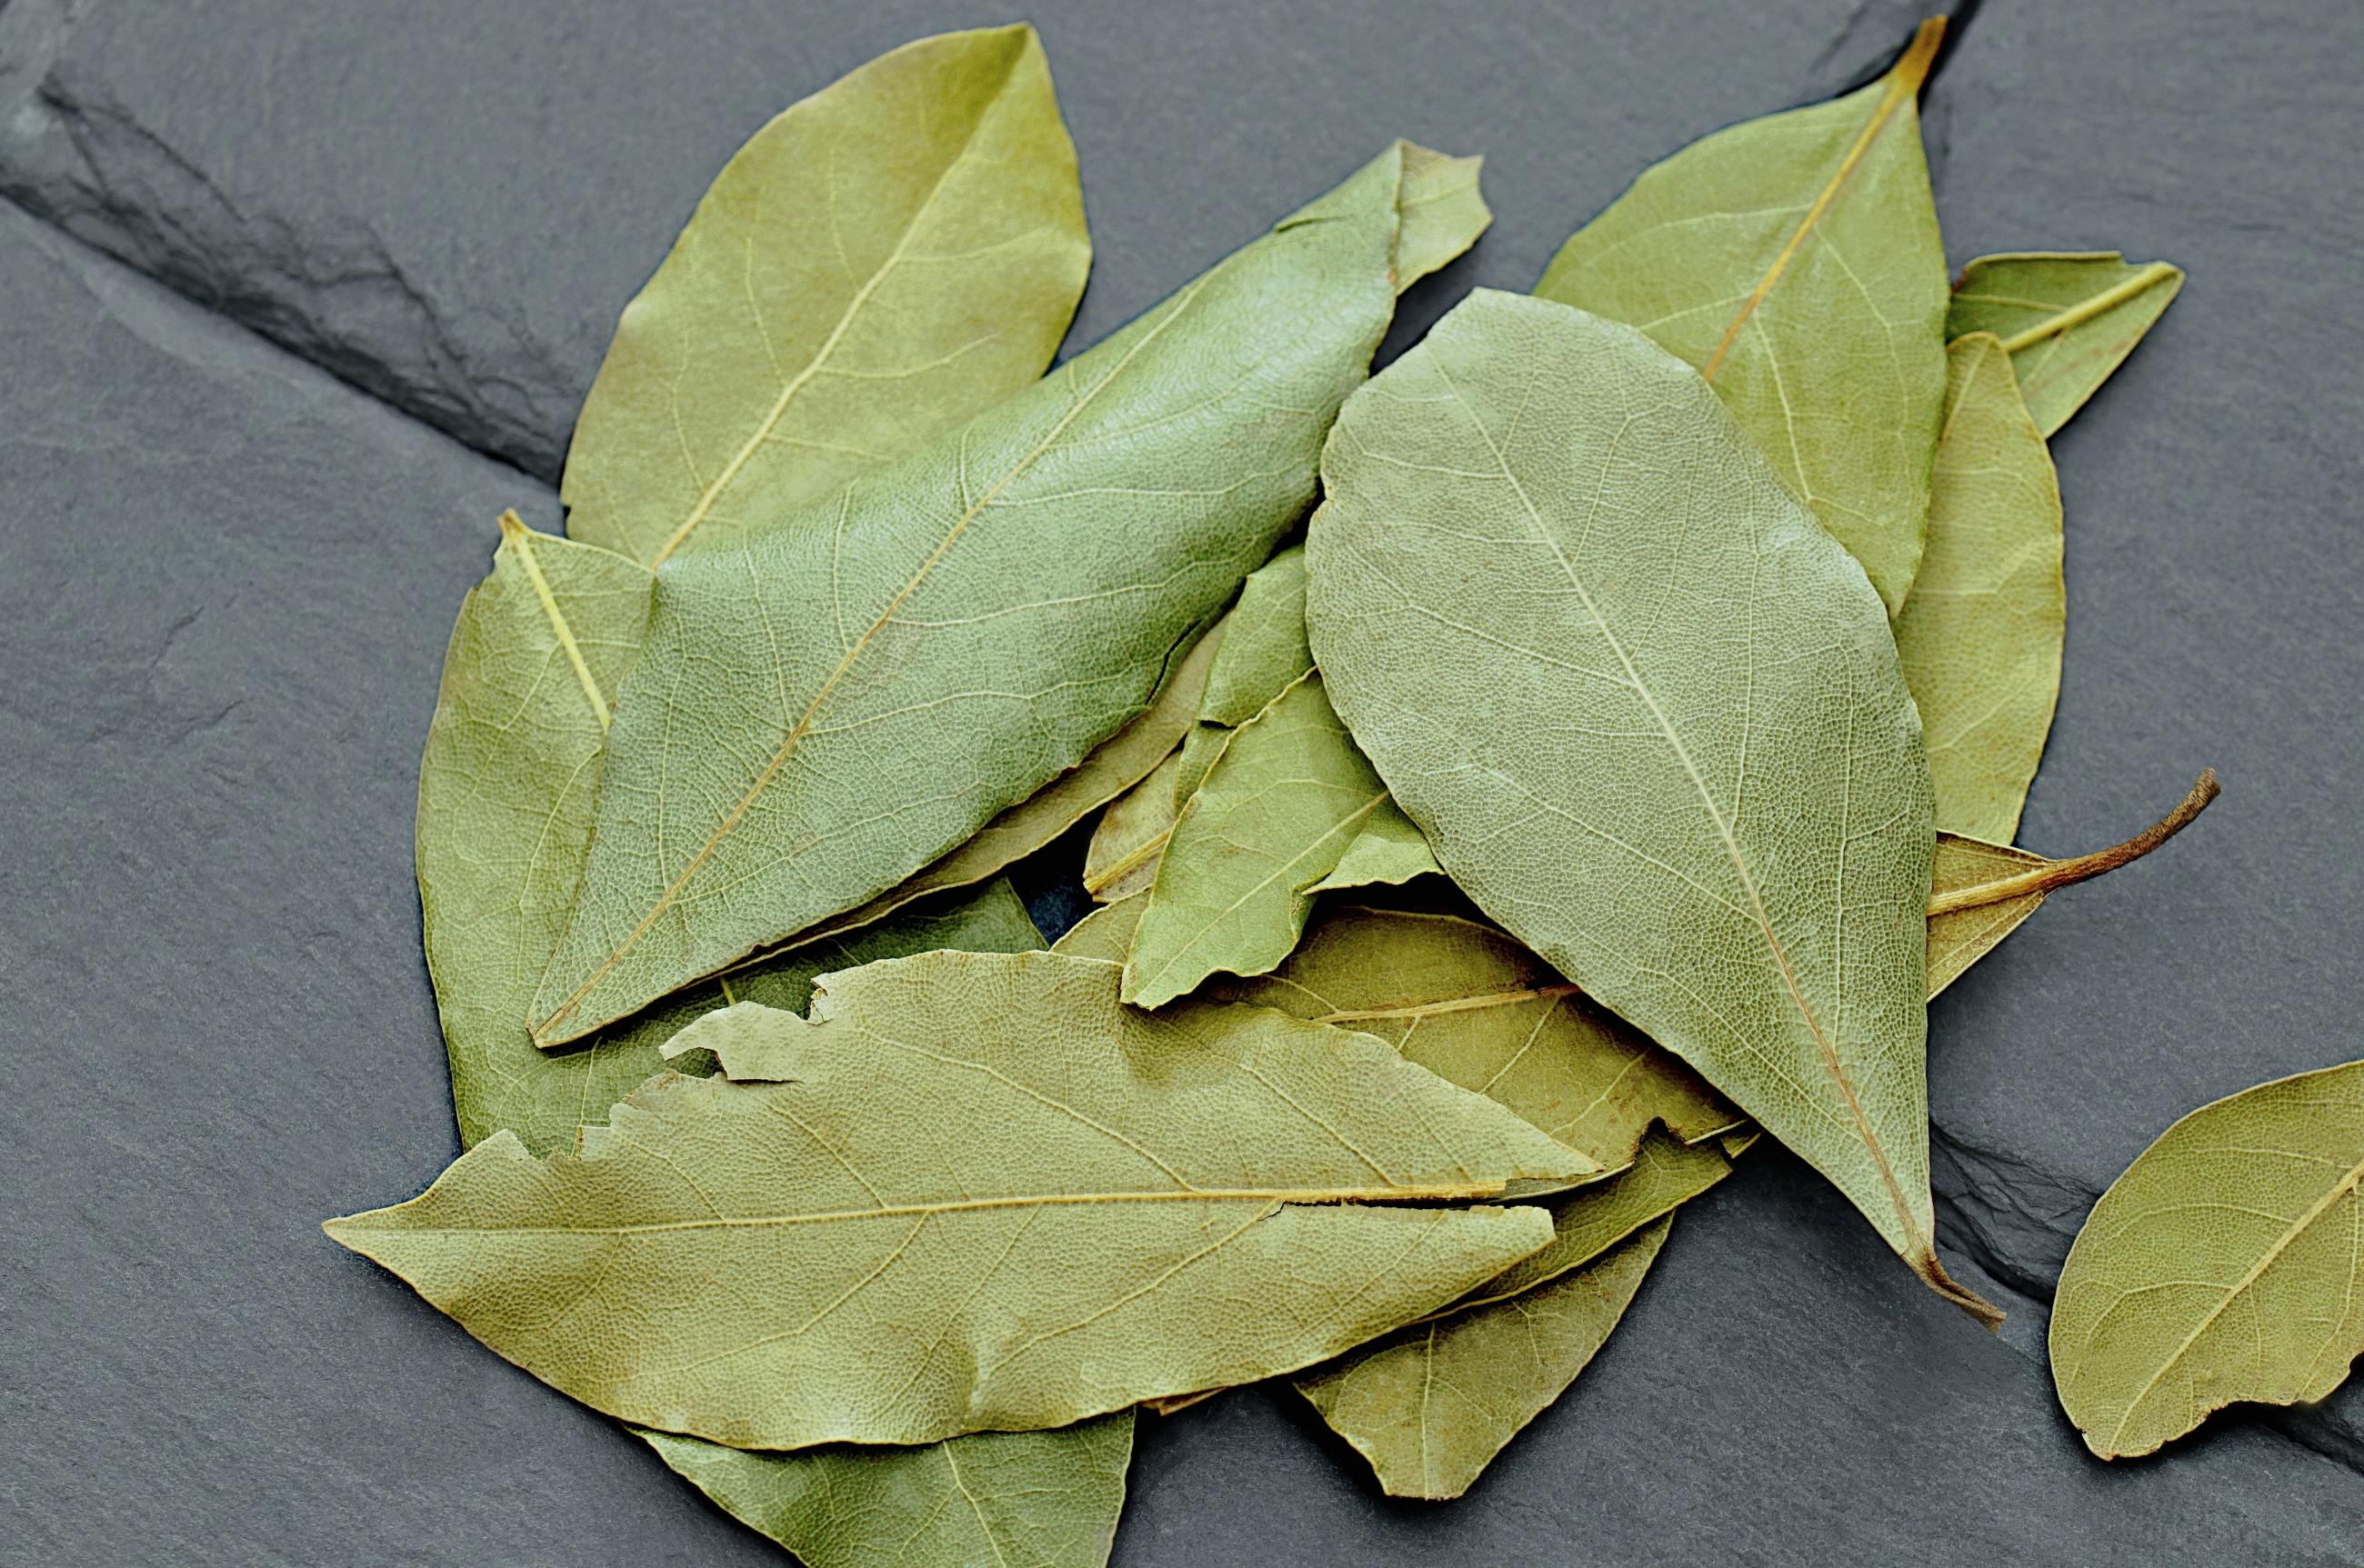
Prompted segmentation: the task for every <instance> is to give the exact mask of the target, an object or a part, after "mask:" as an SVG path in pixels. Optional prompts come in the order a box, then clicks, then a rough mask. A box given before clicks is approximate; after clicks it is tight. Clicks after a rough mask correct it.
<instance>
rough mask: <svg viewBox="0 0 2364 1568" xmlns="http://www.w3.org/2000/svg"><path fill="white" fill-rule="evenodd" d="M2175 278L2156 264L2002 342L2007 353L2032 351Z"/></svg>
mask: <svg viewBox="0 0 2364 1568" xmlns="http://www.w3.org/2000/svg"><path fill="white" fill-rule="evenodd" d="M2174 275H2175V268H2174V267H2172V266H2170V265H2169V264H2168V263H2167V262H2165V261H2153V262H2151V263H2150V264H2149V265H2148V266H2147V267H2145V268H2143V269H2142V270H2141V271H2140V272H2136V273H2135V275H2134V276H2132V277H2130V278H2127V279H2125V280H2124V281H2123V282H2121V283H2119V284H2115V285H2113V287H2110V288H2106V289H2103V290H2102V292H2101V293H2099V294H2097V295H2093V297H2092V298H2091V299H2086V300H2080V301H2079V302H2078V303H2077V304H2075V305H2073V306H2069V308H2068V309H2066V310H2064V311H2062V312H2060V313H2059V314H2058V315H2057V316H2051V317H2046V318H2045V319H2044V320H2042V321H2039V322H2037V323H2036V324H2035V326H2033V327H2030V328H2027V329H2026V330H2025V331H2024V332H2014V333H2013V334H2012V335H2011V336H2010V337H2008V338H2005V339H2003V340H2002V347H2003V351H2004V352H2005V353H2009V354H2015V353H2017V352H2019V351H2020V350H2022V349H2025V348H2031V347H2033V346H2034V345H2035V344H2037V343H2041V342H2042V341H2044V339H2046V338H2049V337H2052V336H2054V335H2055V334H2057V333H2061V332H2066V331H2068V330H2069V328H2071V327H2080V326H2082V325H2084V324H2085V323H2086V322H2088V321H2091V320H2092V319H2093V317H2096V316H2099V315H2101V314H2102V312H2103V311H2106V310H2113V309H2115V308H2116V307H2117V306H2121V305H2124V303H2125V302H2126V301H2128V300H2130V299H2132V298H2134V296H2135V295H2138V294H2140V293H2142V292H2143V291H2144V290H2145V289H2147V288H2149V287H2151V286H2152V285H2153V284H2162V283H2165V282H2166V281H2167V280H2168V279H2169V278H2171V277H2173V276H2174Z"/></svg>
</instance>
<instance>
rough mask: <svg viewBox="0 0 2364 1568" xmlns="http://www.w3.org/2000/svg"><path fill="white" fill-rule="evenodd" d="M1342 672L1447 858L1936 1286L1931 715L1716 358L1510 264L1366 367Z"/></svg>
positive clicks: (1356, 444)
mask: <svg viewBox="0 0 2364 1568" xmlns="http://www.w3.org/2000/svg"><path fill="white" fill-rule="evenodd" d="M1322 480H1323V490H1324V494H1325V496H1326V499H1325V500H1324V501H1323V503H1322V506H1321V509H1320V510H1319V511H1317V512H1316V514H1315V515H1314V517H1313V519H1312V523H1311V525H1310V530H1309V536H1308V545H1307V561H1308V566H1309V599H1308V611H1309V615H1308V619H1309V623H1310V628H1311V632H1312V642H1313V651H1314V656H1315V658H1316V660H1317V661H1318V662H1319V663H1320V664H1321V670H1322V672H1323V674H1324V676H1325V677H1326V679H1327V680H1328V682H1329V687H1330V695H1331V699H1332V701H1333V703H1334V704H1335V705H1336V706H1337V710H1338V712H1339V713H1340V714H1341V715H1343V716H1344V718H1345V719H1346V722H1347V724H1348V725H1349V727H1350V728H1352V730H1353V732H1354V735H1355V739H1356V740H1358V741H1359V742H1360V743H1361V745H1362V748H1363V750H1364V751H1365V752H1366V754H1367V755H1368V756H1369V757H1370V759H1371V761H1372V762H1373V763H1374V764H1375V765H1376V766H1377V769H1378V772H1379V773H1380V775H1381V776H1382V777H1383V778H1384V779H1385V780H1386V782H1387V783H1388V785H1389V786H1390V787H1391V789H1392V790H1393V792H1394V795H1395V798H1396V799H1397V801H1398V802H1399V804H1400V805H1401V806H1403V808H1404V810H1405V811H1406V813H1407V814H1409V815H1410V816H1411V818H1412V819H1413V820H1414V821H1415V822H1417V823H1419V824H1420V826H1421V828H1422V831H1423V832H1424V833H1425V834H1426V836H1427V838H1428V841H1429V843H1430V845H1431V847H1432V848H1433V850H1434V851H1435V852H1436V857H1437V859H1438V861H1439V862H1442V863H1443V864H1444V868H1445V869H1446V871H1447V872H1449V873H1451V874H1452V876H1453V878H1454V880H1455V882H1456V883H1458V884H1460V885H1461V887H1462V888H1463V889H1464V890H1465V891H1466V892H1467V893H1468V894H1469V895H1470V896H1471V897H1472V898H1474V899H1475V900H1476V901H1477V903H1478V905H1479V906H1480V907H1482V908H1483V909H1485V911H1486V913H1487V914H1488V915H1489V917H1492V918H1493V919H1495V920H1497V921H1498V922H1500V924H1501V925H1502V926H1503V927H1504V928H1505V929H1508V930H1510V931H1511V933H1512V934H1514V935H1516V936H1517V937H1519V938H1520V940H1522V941H1523V942H1525V943H1526V945H1527V946H1529V947H1530V948H1532V949H1533V950H1534V951H1536V952H1537V953H1539V954H1540V955H1541V956H1542V957H1543V958H1544V959H1545V960H1546V961H1547V962H1550V963H1551V964H1552V965H1553V966H1554V967H1555V968H1556V969H1557V970H1558V971H1560V972H1561V973H1565V974H1566V975H1567V976H1568V977H1569V979H1570V980H1572V981H1574V982H1575V983H1576V984H1579V985H1581V986H1582V987H1583V988H1584V990H1585V992H1586V994H1587V995H1590V996H1592V997H1594V998H1596V999H1597V1000H1599V1001H1600V1002H1601V1003H1602V1004H1604V1005H1605V1006H1608V1007H1610V1008H1611V1009H1612V1010H1614V1011H1615V1012H1616V1013H1618V1014H1619V1015H1620V1016H1621V1017H1622V1018H1626V1019H1628V1020H1629V1021H1631V1022H1633V1023H1634V1025H1636V1026H1637V1027H1638V1028H1640V1029H1642V1030H1643V1031H1644V1032H1645V1034H1647V1035H1648V1036H1649V1038H1650V1039H1652V1040H1656V1042H1657V1043H1658V1044H1660V1045H1661V1046H1664V1047H1666V1048H1667V1049H1669V1050H1671V1051H1674V1052H1675V1053H1676V1054H1678V1055H1679V1056H1681V1057H1683V1058H1684V1059H1685V1060H1686V1061H1688V1062H1690V1064H1691V1065H1692V1066H1693V1067H1694V1068H1696V1069H1697V1070H1698V1071H1699V1072H1700V1073H1701V1075H1702V1076H1704V1077H1705V1078H1706V1079H1707V1080H1708V1081H1709V1082H1710V1083H1712V1084H1714V1085H1715V1086H1716V1087H1717V1088H1718V1089H1719V1090H1721V1091H1722V1092H1723V1094H1725V1095H1729V1096H1730V1097H1731V1098H1732V1099H1733V1100H1734V1101H1735V1102H1737V1103H1738V1105H1739V1106H1741V1107H1742V1108H1743V1109H1744V1110H1745V1111H1746V1112H1748V1113H1749V1114H1750V1115H1751V1116H1753V1117H1754V1118H1756V1120H1757V1121H1759V1122H1761V1123H1763V1124H1764V1126H1765V1127H1766V1129H1767V1130H1768V1131H1770V1132H1772V1133H1773V1134H1774V1135H1775V1136H1776V1137H1778V1138H1779V1139H1781V1140H1783V1141H1784V1142H1785V1143H1788V1144H1789V1145H1790V1147H1791V1148H1792V1149H1794V1150H1796V1151H1798V1152H1799V1153H1800V1154H1801V1155H1802V1156H1803V1157H1804V1158H1806V1159H1807V1160H1808V1161H1809V1162H1811V1163H1812V1164H1813V1165H1815V1166H1816V1167H1817V1168H1818V1169H1820V1170H1821V1171H1822V1172H1823V1173H1824V1174H1825V1175H1827V1176H1828V1177H1829V1178H1830V1179H1831V1180H1832V1181H1833V1183H1834V1184H1836V1185H1837V1186H1838V1187H1839V1188H1840V1190H1841V1191H1842V1192H1844V1193H1845V1194H1846V1195H1847V1196H1848V1197H1849V1199H1850V1200H1852V1201H1853V1202H1854V1203H1855V1204H1856V1206H1857V1208H1859V1209H1860V1210H1862V1211H1863V1213H1864V1214H1865V1216H1866V1217H1867V1218H1869V1219H1870V1220H1871V1222H1872V1224H1873V1225H1874V1227H1875V1228H1876V1229H1879V1233H1880V1234H1881V1236H1882V1237H1883V1238H1884V1239H1886V1240H1888V1242H1889V1243H1890V1246H1892V1247H1893V1248H1895V1250H1896V1251H1897V1252H1898V1253H1899V1255H1901V1257H1903V1258H1904V1259H1905V1261H1906V1262H1908V1263H1909V1264H1910V1265H1911V1266H1912V1269H1913V1270H1914V1272H1915V1273H1918V1274H1919V1275H1920V1276H1921V1278H1922V1279H1923V1280H1924V1282H1925V1283H1926V1284H1929V1285H1930V1286H1931V1288H1933V1289H1935V1290H1936V1291H1937V1292H1938V1293H1939V1294H1941V1295H1943V1296H1946V1297H1947V1298H1948V1299H1949V1300H1952V1301H1954V1302H1955V1303H1956V1304H1957V1305H1958V1306H1961V1307H1964V1308H1965V1309H1967V1310H1969V1311H1971V1312H1972V1313H1974V1314H1975V1315H1977V1316H1979V1318H1982V1319H1984V1320H1987V1321H1990V1322H1991V1321H1994V1320H1996V1319H1997V1314H1996V1313H1995V1311H1994V1309H1993V1308H1992V1307H1990V1306H1989V1305H1988V1304H1986V1303H1985V1302H1983V1301H1981V1300H1980V1299H1979V1298H1978V1297H1977V1296H1975V1295H1973V1294H1972V1293H1970V1292H1969V1291H1968V1290H1965V1289H1963V1288H1962V1287H1960V1286H1958V1285H1957V1284H1955V1283H1954V1282H1953V1281H1952V1280H1951V1279H1949V1278H1948V1277H1947V1276H1946V1272H1945V1269H1944V1266H1943V1265H1942V1264H1941V1263H1940V1262H1938V1259H1937V1253H1936V1247H1935V1236H1934V1222H1933V1215H1932V1205H1931V1200H1930V1196H1929V1174H1928V1101H1927V1091H1926V1059H1925V1054H1924V1049H1925V1040H1926V1031H1927V1019H1926V1004H1925V995H1924V989H1923V986H1924V949H1925V945H1926V931H1925V927H1924V904H1925V902H1926V899H1927V896H1928V887H1929V878H1930V860H1931V855H1932V846H1933V843H1934V840H1935V829H1934V828H1933V826H1932V821H1931V811H1932V806H1931V797H1930V785H1929V773H1928V765H1927V763H1926V762H1925V761H1924V759H1923V757H1922V755H1921V748H1920V721H1919V718H1918V717H1917V716H1916V715H1915V713H1914V711H1913V707H1912V697H1911V695H1910V694H1909V693H1908V692H1907V691H1906V689H1905V685H1904V679H1903V674H1902V673H1901V670H1900V669H1899V668H1898V666H1897V662H1896V653H1895V646H1894V643H1893V642H1892V640H1891V639H1890V635H1889V630H1888V623H1887V618H1886V616H1885V615H1884V613H1882V608H1881V606H1880V605H1879V602H1878V597H1877V595H1874V594H1872V593H1871V592H1869V590H1868V584H1866V583H1865V581H1864V577H1863V573H1862V569H1861V568H1860V567H1858V566H1857V564H1856V563H1855V562H1853V561H1852V560H1851V559H1849V557H1848V556H1847V555H1846V553H1845V551H1844V550H1841V549H1840V548H1838V546H1837V545H1836V543H1835V541H1834V540H1833V539H1832V538H1831V536H1830V535H1829V534H1828V533H1826V532H1825V531H1824V530H1823V528H1821V527H1820V526H1819V525H1818V524H1816V523H1815V522H1814V520H1813V518H1812V516H1811V515H1810V514H1808V513H1806V512H1805V511H1804V510H1803V509H1802V508H1801V506H1799V505H1798V504H1797V503H1796V502H1795V501H1794V500H1792V499H1791V498H1790V495H1789V494H1788V492H1787V491H1786V490H1785V489H1784V488H1783V487H1782V485H1781V484H1780V481H1779V478H1778V477H1777V476H1776V475H1775V474H1774V473H1773V471H1772V469H1771V467H1770V465H1769V464H1768V463H1767V462H1765V461H1764V460H1763V455H1762V453H1760V452H1759V451H1757V450H1756V447H1755V445H1754V443H1753V442H1752V441H1751V440H1750V439H1749V438H1748V437H1747V435H1746V433H1745V431H1743V430H1742V429H1741V428H1740V427H1739V426H1738V425H1737V424H1736V423H1735V422H1734V418H1733V417H1732V415H1731V414H1730V413H1729V412H1728V411H1727V410H1726V409H1725V408H1724V407H1723V405H1722V404H1721V403H1719V402H1718V401H1717V399H1716V397H1715V395H1714V394H1713V393H1712V391H1711V390H1710V389H1709V387H1708V386H1707V385H1706V384H1704V383H1703V382H1702V381H1701V379H1700V378H1699V377H1698V376H1697V375H1696V374H1694V373H1692V372H1691V370H1690V369H1689V366H1687V365H1685V364H1684V363H1683V362H1682V361H1679V360H1678V359H1676V358H1675V357H1673V356H1672V355H1671V354H1669V353H1667V352H1666V351H1665V350H1661V349H1659V348H1657V347H1656V346H1655V345H1653V344H1652V343H1651V342H1650V341H1649V340H1648V339H1645V338H1644V337H1642V336H1641V335H1640V334H1639V333H1637V332H1635V331H1634V330H1633V329H1632V328H1626V327H1622V326H1620V325H1618V324H1616V323H1613V322H1609V321H1605V320H1602V319H1600V317H1593V316H1589V315H1587V314H1586V313H1584V312H1582V311H1578V310H1574V309H1571V308H1569V307H1567V306H1558V305H1554V304H1551V303H1549V302H1547V301H1544V300H1537V299H1531V298H1522V297H1518V296H1514V295H1500V294H1494V293H1490V292H1485V291H1481V292H1479V293H1477V294H1474V295H1471V296H1470V298H1469V299H1467V300H1466V301H1464V302H1463V303H1462V304H1461V305H1460V306H1456V307H1455V309H1454V310H1453V311H1452V312H1451V313H1450V314H1449V315H1447V316H1446V317H1444V320H1443V321H1441V322H1440V323H1439V324H1438V325H1437V327H1436V328H1434V329H1433V331H1431V332H1430V334H1429V335H1428V338H1427V339H1426V340H1425V341H1424V342H1422V344H1421V345H1420V346H1418V347H1416V348H1414V349H1413V350H1411V352H1409V353H1407V354H1406V355H1405V356H1404V357H1403V358H1402V359H1400V360H1399V361H1396V363H1395V364H1394V365H1392V366H1391V367H1389V368H1388V370H1387V371H1386V372H1384V373H1382V374H1381V375H1380V376H1378V377H1377V378H1376V379H1375V380H1374V381H1373V382H1372V384H1371V385H1370V386H1369V387H1368V388H1366V389H1365V391H1364V392H1362V393H1359V394H1357V395H1355V396H1354V397H1352V398H1349V399H1348V400H1347V403H1346V405H1345V407H1344V409H1343V410H1342V412H1341V413H1340V416H1339V419H1338V424H1337V428H1336V429H1335V430H1334V431H1333V435H1332V437H1331V439H1330V442H1329V445H1328V447H1327V449H1326V450H1325V453H1324V458H1323V467H1322Z"/></svg>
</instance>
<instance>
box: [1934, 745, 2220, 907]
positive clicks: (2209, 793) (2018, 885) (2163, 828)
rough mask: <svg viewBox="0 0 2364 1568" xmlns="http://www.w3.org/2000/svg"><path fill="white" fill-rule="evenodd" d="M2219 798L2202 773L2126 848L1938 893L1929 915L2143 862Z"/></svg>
mask: <svg viewBox="0 0 2364 1568" xmlns="http://www.w3.org/2000/svg"><path fill="white" fill-rule="evenodd" d="M2217 793H2218V790H2217V784H2216V770H2215V769H2213V768H2202V770H2201V771H2200V779H2199V782H2198V783H2196V784H2193V785H2192V786H2191V794H2189V795H2185V796H2184V797H2183V801H2182V804H2181V805H2180V806H2177V807H2176V808H2175V809H2174V810H2172V811H2170V812H2169V813H2168V814H2167V815H2166V816H2164V817H2160V818H2159V819H2158V821H2156V822H2154V823H2152V824H2151V825H2150V826H2149V827H2147V828H2144V829H2143V830H2142V831H2141V832H2139V833H2137V834H2135V836H2134V837H2133V838H2131V839H2128V840H2126V841H2125V842H2124V843H2123V844H2113V845H2112V846H2111V847H2110V848H2108V849H2106V850H2096V851H2093V852H2092V853H2091V854H2090V855H2079V856H2078V857H2077V858H2076V859H2074V860H2068V861H2048V862H2046V863H2044V864H2043V865H2040V866H2031V867H2030V868H2029V869H2027V870H2026V871H2024V872H2021V873H2017V874H2016V875H2013V876H2006V877H2002V878H1999V879H1998V880H1996V881H1993V882H1983V883H1980V884H1978V885H1977V886H1975V887H1957V888H1955V889H1954V890H1953V891H1951V892H1949V893H1940V894H1938V895H1936V896H1935V897H1934V898H1932V899H1930V900H1929V913H1930V914H1931V915H1932V916H1936V915H1950V914H1952V913H1953V912H1954V911H1955V910H1957V909H1975V908H1977V907H1979V906H1980V905H1982V904H2000V903H2002V901H2003V900H2004V899H2006V898H2017V897H2020V896H2022V895H2024V894H2029V893H2049V892H2051V891H2052V890H2053V889H2054V888H2057V887H2066V886H2068V885H2069V884H2070V883H2072V882H2083V881H2085V880H2087V879H2088V878H2090V877H2096V876H2100V875H2101V874H2102V873H2104V872H2112V871H2115V870H2117V869H2118V868H2119V867H2120V866H2122V865H2124V864H2126V863H2127V862H2131V861H2138V860H2140V859H2142V858H2143V857H2144V856H2145V855H2147V854H2148V853H2150V852H2151V851H2153V850H2156V849H2158V847H2159V846H2160V845H2161V844H2164V843H2166V842H2167V841H2168V840H2169V839H2172V838H2174V837H2175V836H2176V835H2177V834H2178V833H2180V832H2182V831H2183V830H2184V828H2188V827H2190V826H2191V821H2192V818H2194V817H2198V816H2199V815H2200V814H2201V813H2202V811H2205V810H2206V809H2208V803H2209V802H2210V801H2212V800H2213V799H2215V798H2216V795H2217Z"/></svg>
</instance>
